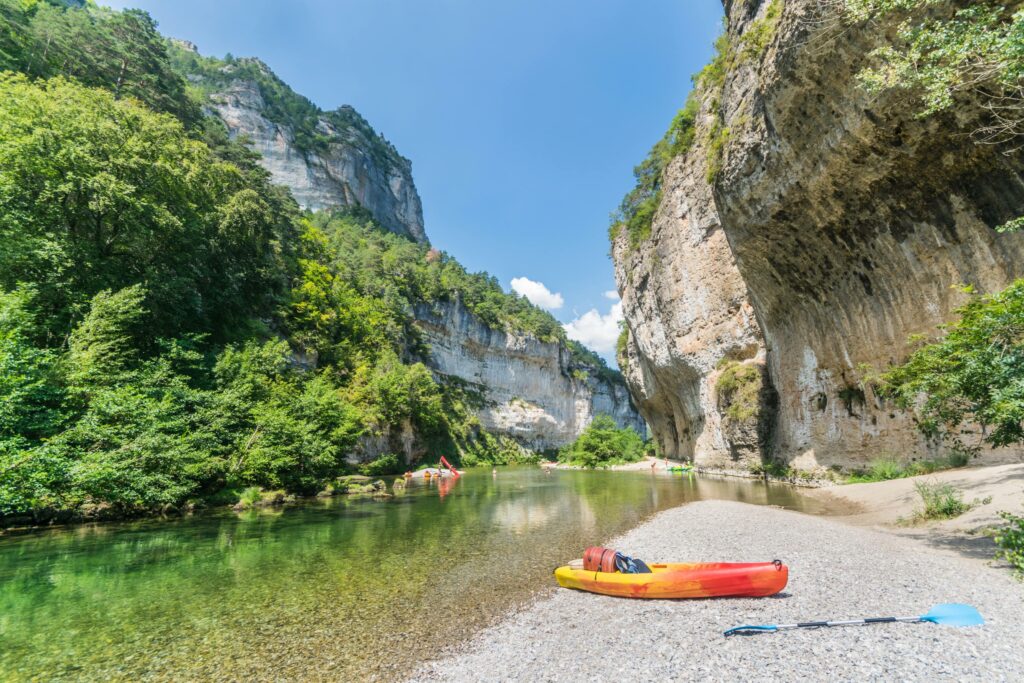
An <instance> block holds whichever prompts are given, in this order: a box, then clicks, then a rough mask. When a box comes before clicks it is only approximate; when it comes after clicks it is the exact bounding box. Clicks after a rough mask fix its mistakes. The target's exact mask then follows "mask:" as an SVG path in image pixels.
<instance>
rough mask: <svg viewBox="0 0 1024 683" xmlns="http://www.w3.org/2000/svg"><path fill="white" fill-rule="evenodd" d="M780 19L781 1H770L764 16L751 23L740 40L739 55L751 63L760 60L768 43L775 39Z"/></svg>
mask: <svg viewBox="0 0 1024 683" xmlns="http://www.w3.org/2000/svg"><path fill="white" fill-rule="evenodd" d="M781 17H782V2H781V0H772V2H771V3H770V4H769V5H768V9H767V10H766V11H765V14H764V16H763V17H762V18H760V19H758V20H757V21H755V22H753V23H751V24H750V27H749V28H747V30H746V31H745V32H744V33H743V36H742V38H740V43H741V44H742V46H743V49H742V52H741V54H742V56H743V58H744V59H746V60H750V61H753V60H759V59H760V58H761V55H763V54H764V51H765V50H766V49H768V43H770V42H771V41H772V38H774V37H775V30H776V28H778V25H779V19H780V18H781Z"/></svg>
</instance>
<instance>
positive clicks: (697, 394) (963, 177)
mask: <svg viewBox="0 0 1024 683" xmlns="http://www.w3.org/2000/svg"><path fill="white" fill-rule="evenodd" d="M724 4H725V9H726V13H727V17H728V29H727V31H728V39H727V41H726V42H725V45H726V46H727V49H732V50H734V51H735V52H734V54H733V55H732V57H731V58H729V59H725V60H723V61H722V64H723V65H724V67H725V73H724V74H722V76H721V78H720V80H719V81H717V82H715V83H714V85H713V86H711V87H706V88H705V89H704V91H703V92H702V95H701V107H700V113H699V115H698V116H697V127H696V138H695V139H696V143H695V144H694V145H693V146H692V147H691V148H690V150H689V151H688V152H687V153H686V154H684V155H682V156H679V157H677V158H675V159H674V160H672V162H671V163H670V164H669V165H668V166H667V167H666V170H665V172H664V176H663V183H662V195H661V202H660V206H659V207H658V210H657V213H656V216H655V219H654V221H653V225H652V229H651V233H650V236H649V237H647V238H646V239H644V240H642V241H641V242H640V243H639V244H631V243H630V240H629V237H628V235H625V234H623V233H620V234H619V235H618V236H617V238H616V240H615V242H614V244H613V253H614V258H615V263H616V277H617V280H618V285H619V289H620V293H621V294H622V299H623V304H624V311H625V316H626V319H627V324H628V328H629V340H628V344H627V347H626V350H625V354H624V359H623V361H624V366H625V367H624V369H625V372H626V377H627V380H628V381H629V383H630V386H631V388H632V389H633V391H634V394H635V395H636V397H637V401H638V404H639V407H640V409H641V411H642V412H643V414H644V416H645V417H646V418H647V419H648V421H649V423H650V424H651V427H652V429H653V430H654V434H655V436H656V437H657V438H658V440H659V441H660V442H661V444H662V446H663V447H664V448H665V449H666V451H667V452H669V453H672V454H678V455H681V456H684V457H688V458H694V459H696V461H697V462H700V463H706V464H712V465H733V466H740V467H742V466H744V465H749V464H750V463H751V462H753V461H754V460H755V459H756V458H757V457H759V456H764V455H768V456H775V457H778V458H779V459H781V460H783V461H786V462H790V463H792V464H794V465H795V466H796V467H800V468H804V469H813V468H815V467H818V466H842V467H849V466H856V465H859V464H861V463H863V462H865V461H866V460H868V459H871V458H875V457H879V456H882V455H889V456H899V457H928V456H932V455H935V454H936V449H938V448H940V445H939V444H935V443H929V442H926V441H925V440H924V439H923V438H922V437H921V435H920V433H919V432H918V430H917V429H916V428H915V425H914V424H913V421H912V419H911V417H910V416H909V415H908V414H905V413H903V412H901V411H898V410H896V409H895V408H894V407H893V406H892V405H889V404H887V403H886V402H885V401H883V400H882V399H881V398H879V397H878V396H877V395H876V394H875V392H874V391H873V386H872V383H871V375H872V373H873V372H875V371H877V370H881V369H884V368H885V367H887V366H888V365H889V364H890V363H893V362H897V361H899V360H901V359H902V358H904V357H905V356H906V354H907V352H908V347H907V338H908V337H909V336H910V335H912V334H916V333H931V332H933V331H934V329H935V327H936V326H937V325H939V324H941V323H943V322H945V321H948V320H950V318H951V316H952V314H953V310H954V309H955V308H956V307H957V306H958V305H960V304H962V303H963V302H964V301H965V295H964V294H963V293H962V292H961V291H960V290H959V289H957V288H955V285H959V284H972V285H974V286H975V287H976V288H978V289H979V290H981V291H994V290H997V289H1000V288H1002V287H1003V286H1005V285H1006V284H1008V282H1009V281H1011V280H1012V279H1013V278H1016V277H1020V276H1021V275H1024V258H1022V257H1024V237H1022V236H1019V235H1000V234H998V233H996V232H995V231H994V230H993V227H994V226H996V225H999V224H1001V223H1003V222H1005V221H1007V220H1009V219H1011V218H1014V217H1016V216H1019V215H1021V214H1024V175H1022V172H1024V156H1022V154H1021V153H1020V152H1019V151H1014V152H1007V151H1006V150H1003V149H999V148H996V147H995V146H991V145H979V144H976V143H975V142H974V141H973V140H972V139H971V136H970V135H969V132H970V131H971V130H972V129H973V127H974V124H975V123H976V121H974V120H973V119H974V117H977V116H980V113H979V112H977V111H971V109H970V107H969V106H967V107H963V108H958V109H957V113H956V115H952V114H945V115H937V116H933V117H930V118H926V119H921V118H918V117H916V116H915V109H914V102H912V101H911V99H910V98H909V97H908V96H907V95H901V94H895V93H886V94H882V95H880V96H872V95H869V94H868V93H867V92H866V91H865V90H864V89H863V88H862V87H861V86H860V84H859V83H858V82H857V80H856V75H857V74H858V72H860V71H861V70H862V69H863V68H864V67H865V66H866V65H867V64H868V59H869V54H870V52H871V51H872V50H873V49H875V48H876V47H878V46H880V45H883V44H884V43H885V42H886V41H887V40H889V39H890V38H891V35H892V28H893V27H892V26H888V25H884V24H877V23H875V24H867V25H852V26H844V27H843V28H842V30H835V26H836V21H835V18H834V17H830V16H829V15H828V12H831V11H833V9H832V6H834V4H835V3H827V2H819V1H817V0H787V1H786V2H781V1H779V4H776V5H775V7H774V8H773V7H771V5H772V4H773V3H769V2H759V1H757V0H753V1H751V0H743V1H740V0H734V1H732V0H727V1H726V2H725V3H724ZM778 9H781V12H780V15H779V16H778V17H777V18H773V19H772V20H771V25H770V26H768V27H767V30H766V16H767V15H768V13H769V11H774V10H778ZM753 30H756V31H758V32H759V33H760V36H759V39H760V38H763V37H764V36H765V35H767V38H768V39H767V40H766V41H765V42H764V45H762V46H760V47H761V49H760V50H759V51H757V52H755V53H754V54H751V52H753V51H752V50H750V49H749V46H750V45H751V44H753V43H755V42H756V41H753V40H749V39H748V40H745V37H746V36H747V35H748V32H751V31H753ZM729 45H731V46H732V47H731V48H728V46H729ZM735 362H740V363H743V364H746V365H752V366H754V367H755V369H756V370H757V372H756V373H746V374H745V375H744V376H745V377H747V378H748V379H749V381H751V382H754V383H756V384H757V386H756V387H753V389H752V390H750V391H748V392H747V397H748V398H749V397H750V396H757V402H756V405H755V406H753V408H754V410H753V412H752V413H751V412H750V411H747V410H745V409H742V408H743V406H739V405H738V404H735V403H732V404H731V403H730V401H733V400H736V399H734V398H730V396H729V395H726V394H729V392H723V391H722V390H721V387H719V386H718V385H719V375H720V374H721V373H722V372H725V371H727V370H729V368H730V366H735ZM733 374H734V375H735V374H736V373H733ZM733 395H735V396H738V395H739V394H738V393H735V390H734V391H733ZM753 423H757V424H756V425H754V424H753ZM965 436H966V439H967V440H968V441H972V440H973V441H977V436H978V435H977V434H968V435H965ZM1020 455H1021V454H1020V452H1018V451H1012V450H1003V451H999V452H998V453H996V454H993V453H988V454H987V455H986V457H989V458H993V459H994V458H1009V459H1016V458H1019V457H1020Z"/></svg>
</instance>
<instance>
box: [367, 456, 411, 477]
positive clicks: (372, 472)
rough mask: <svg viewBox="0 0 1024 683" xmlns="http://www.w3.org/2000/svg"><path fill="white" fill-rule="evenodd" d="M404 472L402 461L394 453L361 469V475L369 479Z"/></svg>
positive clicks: (381, 457)
mask: <svg viewBox="0 0 1024 683" xmlns="http://www.w3.org/2000/svg"><path fill="white" fill-rule="evenodd" d="M402 471H403V466H402V461H401V460H400V459H399V457H398V456H397V455H395V454H394V453H385V454H384V455H382V456H380V457H379V458H377V459H376V460H374V461H372V462H368V463H366V464H365V465H363V466H362V467H360V468H359V472H360V474H365V475H366V476H368V477H380V476H383V475H385V474H398V473H399V472H402Z"/></svg>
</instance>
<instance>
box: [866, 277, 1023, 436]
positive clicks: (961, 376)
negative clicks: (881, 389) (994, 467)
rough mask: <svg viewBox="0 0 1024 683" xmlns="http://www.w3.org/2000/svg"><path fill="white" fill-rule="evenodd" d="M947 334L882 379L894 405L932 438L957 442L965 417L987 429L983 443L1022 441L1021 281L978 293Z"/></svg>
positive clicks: (950, 325) (946, 329)
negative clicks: (911, 415) (993, 291)
mask: <svg viewBox="0 0 1024 683" xmlns="http://www.w3.org/2000/svg"><path fill="white" fill-rule="evenodd" d="M958 314H959V316H960V319H959V320H957V321H956V322H953V323H951V324H949V325H947V326H945V327H944V328H943V329H944V331H945V336H944V337H943V338H941V339H939V340H938V341H935V342H933V343H931V344H927V345H925V346H923V347H921V348H919V349H918V350H916V351H915V352H914V353H913V354H911V356H910V357H909V358H908V359H907V361H906V362H905V363H903V364H902V365H900V366H897V367H895V368H893V369H891V370H890V371H889V372H888V373H886V375H885V377H884V379H885V382H886V384H887V391H888V393H889V394H890V395H892V396H893V397H894V398H895V399H896V401H897V403H898V404H899V405H900V406H902V407H904V408H908V409H913V410H914V411H915V412H916V414H917V417H918V424H919V426H920V427H921V429H922V430H923V431H924V432H925V433H926V434H929V435H934V436H946V437H951V438H954V439H955V436H954V435H955V433H956V431H957V430H956V428H957V427H958V426H959V425H961V424H962V423H963V422H965V421H967V420H972V421H976V422H979V423H981V424H982V425H983V426H985V427H987V428H989V431H987V432H986V434H985V441H987V442H988V443H990V444H992V445H993V446H1006V445H1010V444H1015V443H1019V442H1021V441H1022V440H1024V426H1022V425H1024V344H1022V343H1021V340H1022V339H1024V281H1022V280H1018V281H1017V282H1014V283H1013V284H1012V285H1010V286H1009V287H1008V288H1007V289H1006V290H1004V291H1002V292H999V293H997V294H993V295H987V296H975V297H974V298H972V299H971V301H969V302H968V303H967V305H965V306H964V307H962V308H961V309H960V310H959V311H958Z"/></svg>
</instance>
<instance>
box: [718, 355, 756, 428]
mask: <svg viewBox="0 0 1024 683" xmlns="http://www.w3.org/2000/svg"><path fill="white" fill-rule="evenodd" d="M721 367H722V368H723V370H722V374H720V375H719V376H718V380H717V381H716V382H715V391H716V393H717V394H718V405H719V406H720V408H722V409H724V411H725V414H726V416H728V417H729V418H730V419H732V420H737V421H744V420H749V419H751V418H752V417H754V416H756V415H757V412H758V408H759V407H760V405H761V388H762V379H761V370H760V369H759V368H758V367H757V366H756V365H753V364H750V363H740V362H738V361H726V362H725V363H724V365H722V366H721Z"/></svg>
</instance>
